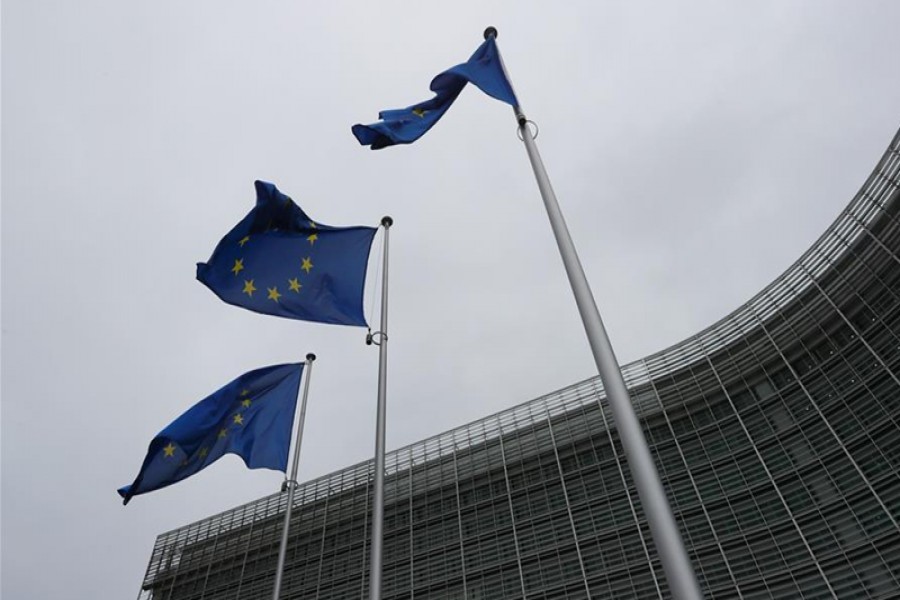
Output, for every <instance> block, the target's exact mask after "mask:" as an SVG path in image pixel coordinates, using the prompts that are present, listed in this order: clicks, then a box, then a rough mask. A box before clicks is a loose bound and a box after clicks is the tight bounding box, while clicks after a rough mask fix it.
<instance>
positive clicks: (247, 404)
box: [241, 398, 252, 408]
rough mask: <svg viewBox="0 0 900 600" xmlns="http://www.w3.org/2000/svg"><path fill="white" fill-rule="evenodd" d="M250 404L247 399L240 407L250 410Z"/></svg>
mask: <svg viewBox="0 0 900 600" xmlns="http://www.w3.org/2000/svg"><path fill="white" fill-rule="evenodd" d="M251 404H252V402H250V398H247V399H246V400H244V401H243V402H241V406H243V407H244V408H250V405H251Z"/></svg>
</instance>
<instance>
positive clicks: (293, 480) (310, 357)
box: [272, 352, 316, 600]
mask: <svg viewBox="0 0 900 600" xmlns="http://www.w3.org/2000/svg"><path fill="white" fill-rule="evenodd" d="M314 360H316V355H315V354H313V353H312V352H310V353H309V354H307V355H306V368H305V369H304V370H305V371H306V373H304V379H305V381H304V382H303V399H302V400H301V401H300V420H299V421H297V435H296V436H294V439H295V440H296V441H295V442H294V462H293V464H292V465H291V477H290V479H288V480H287V481H285V485H287V493H288V497H287V508H286V509H285V510H284V525H283V526H282V528H281V549H280V550H278V567H277V568H276V570H275V589H274V590H272V600H278V598H279V597H280V596H281V576H282V574H283V573H284V557H285V555H286V554H287V541H288V532H289V530H290V527H291V509H292V508H293V507H294V490H295V489H296V488H297V486H298V485H299V484H298V483H297V467H298V466H299V464H300V445H301V443H302V442H303V423H304V422H305V421H306V398H307V397H308V396H309V377H310V375H312V364H313V361H314Z"/></svg>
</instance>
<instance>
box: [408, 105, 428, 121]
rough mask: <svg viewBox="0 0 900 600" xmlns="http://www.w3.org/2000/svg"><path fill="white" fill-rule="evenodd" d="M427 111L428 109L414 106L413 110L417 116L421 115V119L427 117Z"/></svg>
mask: <svg viewBox="0 0 900 600" xmlns="http://www.w3.org/2000/svg"><path fill="white" fill-rule="evenodd" d="M427 112H428V111H427V110H424V109H421V108H414V109H413V110H412V114H414V115H416V116H417V117H419V118H420V119H424V118H425V113H427Z"/></svg>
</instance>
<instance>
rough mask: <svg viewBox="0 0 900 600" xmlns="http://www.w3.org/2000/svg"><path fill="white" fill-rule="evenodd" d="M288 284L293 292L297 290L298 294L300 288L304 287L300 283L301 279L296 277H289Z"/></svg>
mask: <svg viewBox="0 0 900 600" xmlns="http://www.w3.org/2000/svg"><path fill="white" fill-rule="evenodd" d="M288 285H289V286H290V288H291V291H292V292H297V293H298V294H299V293H300V288H302V287H303V286H302V285H300V280H299V279H297V278H296V277H294V278H293V279H288Z"/></svg>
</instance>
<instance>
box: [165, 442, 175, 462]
mask: <svg viewBox="0 0 900 600" xmlns="http://www.w3.org/2000/svg"><path fill="white" fill-rule="evenodd" d="M163 454H165V456H166V457H167V458H168V457H170V456H175V444H173V443H172V442H169V445H168V446H166V447H165V448H163Z"/></svg>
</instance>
